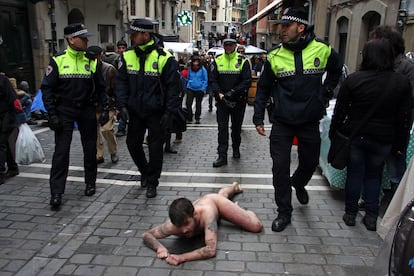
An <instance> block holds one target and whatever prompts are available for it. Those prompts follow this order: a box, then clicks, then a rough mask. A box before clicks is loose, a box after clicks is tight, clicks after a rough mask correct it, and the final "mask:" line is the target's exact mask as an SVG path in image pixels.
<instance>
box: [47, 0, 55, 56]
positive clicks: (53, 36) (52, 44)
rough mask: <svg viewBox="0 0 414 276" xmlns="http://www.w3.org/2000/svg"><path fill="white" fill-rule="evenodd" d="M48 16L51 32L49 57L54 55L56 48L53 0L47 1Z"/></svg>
mask: <svg viewBox="0 0 414 276" xmlns="http://www.w3.org/2000/svg"><path fill="white" fill-rule="evenodd" d="M48 6H49V16H50V27H51V30H52V41H51V42H50V44H51V45H50V46H51V47H50V48H49V49H50V50H49V51H50V55H51V56H52V55H54V54H55V53H56V46H57V35H56V18H55V0H49V3H48Z"/></svg>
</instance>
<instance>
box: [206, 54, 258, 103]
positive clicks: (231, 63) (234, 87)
mask: <svg viewBox="0 0 414 276" xmlns="http://www.w3.org/2000/svg"><path fill="white" fill-rule="evenodd" d="M210 76H211V83H210V84H211V89H212V91H213V93H214V95H215V97H216V99H218V94H219V93H223V94H228V95H229V98H228V99H229V100H230V99H232V101H234V102H240V101H245V100H246V97H247V90H248V89H249V87H250V85H251V82H252V73H251V70H250V64H249V62H247V60H246V59H245V58H244V57H243V56H242V55H240V54H239V53H237V52H236V51H234V52H232V53H230V54H226V53H224V54H222V55H220V56H218V57H217V58H216V59H215V60H214V61H213V64H212V69H211V74H210Z"/></svg>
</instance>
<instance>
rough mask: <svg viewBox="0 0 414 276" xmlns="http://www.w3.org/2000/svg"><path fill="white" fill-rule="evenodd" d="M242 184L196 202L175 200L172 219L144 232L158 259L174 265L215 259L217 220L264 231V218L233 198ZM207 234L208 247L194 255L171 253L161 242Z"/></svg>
mask: <svg viewBox="0 0 414 276" xmlns="http://www.w3.org/2000/svg"><path fill="white" fill-rule="evenodd" d="M242 192H243V190H242V189H241V187H240V185H239V183H238V182H233V184H232V185H231V186H228V187H224V188H221V189H220V191H219V192H218V194H208V195H205V196H203V197H201V198H199V199H197V200H196V201H194V202H193V203H191V201H190V200H188V199H186V198H178V199H176V200H174V201H173V202H172V203H171V205H170V208H169V211H168V213H169V217H170V219H169V220H167V221H166V222H164V223H163V224H161V225H159V226H156V227H154V228H152V229H150V230H148V231H147V232H145V233H144V235H143V239H144V243H145V244H146V245H147V246H148V247H149V248H151V249H153V250H154V251H156V252H157V258H160V259H164V260H165V261H166V262H167V263H169V264H171V265H179V264H181V263H184V262H187V261H194V260H202V259H208V258H211V257H214V256H215V255H216V252H217V221H218V219H219V218H223V219H225V220H228V221H230V222H232V223H234V224H237V225H239V226H241V227H242V228H244V229H245V230H247V231H250V232H253V233H258V232H261V231H262V229H263V224H262V222H261V221H260V219H259V218H258V217H257V216H256V214H255V213H253V212H252V211H248V210H244V209H242V208H241V207H240V206H239V205H238V204H237V203H234V202H232V201H231V200H230V199H229V198H230V197H232V196H233V195H234V194H238V193H242ZM203 232H204V236H205V237H204V240H205V246H204V247H201V248H199V249H196V250H194V251H191V252H186V253H183V254H179V255H175V254H170V253H169V252H168V249H167V248H165V246H163V245H162V244H161V243H160V242H159V241H158V239H163V238H166V237H168V236H171V235H176V236H181V237H186V238H191V237H193V236H196V235H199V234H201V233H203Z"/></svg>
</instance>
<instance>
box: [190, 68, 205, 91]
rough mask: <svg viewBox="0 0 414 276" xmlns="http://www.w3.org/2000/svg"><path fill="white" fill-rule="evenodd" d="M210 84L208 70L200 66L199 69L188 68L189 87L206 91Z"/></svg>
mask: <svg viewBox="0 0 414 276" xmlns="http://www.w3.org/2000/svg"><path fill="white" fill-rule="evenodd" d="M207 84H208V77H207V70H206V68H204V67H200V69H199V70H198V71H193V70H191V69H190V70H188V79H187V88H188V89H191V90H193V91H203V92H206V89H207Z"/></svg>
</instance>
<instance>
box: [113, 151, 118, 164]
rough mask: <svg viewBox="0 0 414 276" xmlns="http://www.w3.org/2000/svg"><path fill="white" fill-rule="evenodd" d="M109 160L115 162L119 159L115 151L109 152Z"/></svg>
mask: <svg viewBox="0 0 414 276" xmlns="http://www.w3.org/2000/svg"><path fill="white" fill-rule="evenodd" d="M111 161H112V163H117V162H118V161H119V157H118V154H116V152H115V153H112V154H111Z"/></svg>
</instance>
